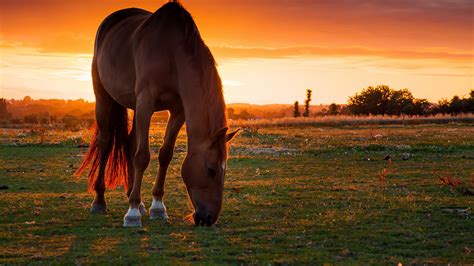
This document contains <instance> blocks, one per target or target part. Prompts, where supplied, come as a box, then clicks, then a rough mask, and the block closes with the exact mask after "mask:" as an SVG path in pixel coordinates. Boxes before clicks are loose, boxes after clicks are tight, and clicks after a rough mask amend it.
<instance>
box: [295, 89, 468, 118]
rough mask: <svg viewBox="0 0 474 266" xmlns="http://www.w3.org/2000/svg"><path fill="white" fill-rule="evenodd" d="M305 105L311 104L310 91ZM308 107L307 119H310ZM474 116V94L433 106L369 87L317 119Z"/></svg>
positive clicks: (397, 92)
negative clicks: (332, 117)
mask: <svg viewBox="0 0 474 266" xmlns="http://www.w3.org/2000/svg"><path fill="white" fill-rule="evenodd" d="M308 91H309V92H310V93H309V94H308V95H307V100H306V102H305V103H306V105H308V104H309V102H310V101H311V90H308ZM306 110H308V108H307V107H306V106H305V113H304V116H309V114H308V113H307V112H306ZM461 113H474V90H471V91H470V93H469V95H468V96H466V97H459V96H453V97H452V98H451V99H450V100H448V99H442V100H440V101H438V103H430V102H428V100H426V99H419V98H415V97H414V96H413V94H412V93H411V92H410V91H409V90H408V89H401V90H395V89H392V88H390V87H389V86H387V85H379V86H376V87H372V86H370V87H367V88H365V89H363V90H362V91H361V92H360V93H356V94H355V95H354V96H351V97H349V100H348V102H347V105H338V104H335V103H332V104H331V105H329V106H328V109H327V110H326V109H325V110H323V111H322V112H319V113H316V114H314V115H339V114H344V115H393V116H400V115H434V114H451V115H457V114H461ZM293 116H294V117H298V116H300V112H299V106H298V102H297V101H296V102H295V104H294V111H293Z"/></svg>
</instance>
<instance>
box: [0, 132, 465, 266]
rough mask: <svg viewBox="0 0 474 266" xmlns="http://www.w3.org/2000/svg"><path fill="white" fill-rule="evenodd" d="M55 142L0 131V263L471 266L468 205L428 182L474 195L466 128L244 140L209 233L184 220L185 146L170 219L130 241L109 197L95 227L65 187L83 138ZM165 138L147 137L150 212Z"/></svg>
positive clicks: (80, 191) (172, 181)
mask: <svg viewBox="0 0 474 266" xmlns="http://www.w3.org/2000/svg"><path fill="white" fill-rule="evenodd" d="M56 133H57V134H56ZM56 133H53V134H49V135H46V136H42V137H41V141H40V140H39V138H38V136H37V135H35V134H36V133H35V132H33V131H32V132H26V133H22V134H20V135H18V132H9V131H2V132H1V133H0V186H2V185H3V186H8V189H4V190H0V210H1V214H2V215H0V264H5V263H6V264H9V263H14V264H17V263H20V264H25V263H33V264H35V263H38V264H44V263H47V264H50V263H59V264H71V263H79V264H84V263H85V264H117V263H119V264H152V263H163V264H175V263H190V264H193V263H198V264H222V263H229V264H240V263H245V264H248V263H252V264H266V263H275V264H278V263H285V264H287V263H290V264H291V263H298V264H299V263H318V264H319V263H325V262H329V263H335V264H348V263H372V264H373V263H376V264H380V263H390V264H393V263H398V262H402V263H404V264H406V263H436V264H439V263H442V264H446V263H465V264H472V263H474V253H473V252H472V251H471V250H472V249H474V220H473V218H472V210H473V207H474V198H473V197H472V196H465V195H462V194H460V193H459V192H457V191H455V190H454V191H451V190H450V188H448V187H443V186H441V185H440V183H439V180H438V176H452V177H458V178H459V179H460V180H461V181H462V182H463V183H464V184H466V186H472V182H474V181H473V178H474V176H473V173H474V138H473V137H472V136H474V128H473V127H472V125H470V124H450V125H417V126H361V127H355V128H354V127H292V128H284V127H263V128H259V129H258V130H253V131H246V132H243V133H242V134H241V135H240V136H238V137H237V138H236V139H235V141H234V143H233V144H232V147H231V150H230V158H229V162H228V173H227V177H226V184H225V187H226V189H225V199H224V208H223V212H222V215H221V217H220V219H219V223H218V225H217V226H214V227H211V228H207V227H206V228H200V227H194V226H193V225H191V224H189V223H188V222H186V221H184V220H183V217H184V216H185V215H186V214H188V213H190V211H191V209H190V204H189V203H188V199H187V196H186V191H185V187H184V184H183V182H182V180H181V178H180V177H179V169H180V168H179V166H180V163H181V161H182V159H183V157H184V155H185V154H184V150H185V139H186V138H185V136H184V135H183V134H181V135H180V136H179V140H178V147H177V152H176V154H175V159H174V160H173V162H172V165H171V167H170V170H169V174H168V179H167V183H166V190H165V203H166V205H167V207H168V209H169V210H168V211H169V215H170V219H169V221H168V222H157V221H150V220H148V217H144V219H143V228H141V229H130V228H122V218H123V215H124V214H125V212H126V210H127V208H128V204H127V199H126V196H125V194H124V193H123V191H122V190H120V189H118V190H114V191H108V192H107V194H106V196H107V200H108V208H109V212H108V213H107V214H106V215H91V214H89V206H90V202H91V201H92V195H90V194H88V193H87V192H86V180H85V178H81V179H77V178H75V177H72V173H73V171H74V170H75V169H76V167H77V166H78V164H79V163H80V160H81V156H82V155H83V154H84V153H85V151H86V149H85V148H77V147H76V146H77V144H78V143H82V142H87V141H88V140H87V137H86V134H82V133H81V134H82V135H81V134H79V135H81V136H82V137H83V138H84V139H81V138H80V137H79V138H78V137H77V135H78V134H77V133H67V132H66V133H64V132H60V133H58V132H56ZM68 134H69V135H71V134H73V135H74V136H73V137H71V138H66V137H65V136H67V135H68ZM162 135H163V133H162V131H161V130H158V129H154V130H153V131H152V148H153V149H152V163H151V164H150V166H149V168H148V170H147V172H146V173H145V178H144V179H145V180H144V185H143V189H142V197H143V199H144V201H145V204H147V207H148V205H149V204H150V202H151V186H152V183H153V181H154V178H155V175H156V170H157V150H158V147H159V143H160V142H161V138H162ZM71 139H74V141H71ZM40 142H41V143H40ZM404 154H405V155H404ZM406 154H409V158H408V160H403V159H402V158H403V157H406ZM386 155H390V156H391V157H392V163H388V162H387V161H384V160H383V158H384V157H385V156H386ZM384 169H386V170H385V171H386V176H385V178H384V179H383V180H381V178H380V176H381V172H382V171H384ZM467 208H470V209H469V210H468V211H467V214H465V213H463V214H459V213H456V212H455V211H454V212H453V211H452V210H456V209H460V210H465V209H467Z"/></svg>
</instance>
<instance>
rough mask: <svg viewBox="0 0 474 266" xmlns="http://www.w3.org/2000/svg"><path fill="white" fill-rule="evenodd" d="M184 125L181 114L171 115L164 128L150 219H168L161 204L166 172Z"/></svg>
mask: <svg viewBox="0 0 474 266" xmlns="http://www.w3.org/2000/svg"><path fill="white" fill-rule="evenodd" d="M183 124H184V114H183V112H179V113H171V115H170V118H169V121H168V125H167V126H166V133H165V139H164V141H163V145H162V146H161V148H160V154H159V155H158V161H159V163H160V167H159V170H158V175H157V178H156V182H155V184H154V185H153V190H152V193H153V202H152V204H151V207H150V219H152V220H154V219H168V214H167V213H166V207H165V205H164V204H163V195H164V185H165V179H166V171H167V169H168V166H169V164H170V162H171V159H172V158H173V150H174V145H175V142H176V137H177V136H178V133H179V130H180V129H181V127H182V126H183Z"/></svg>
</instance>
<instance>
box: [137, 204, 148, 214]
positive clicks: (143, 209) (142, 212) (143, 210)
mask: <svg viewBox="0 0 474 266" xmlns="http://www.w3.org/2000/svg"><path fill="white" fill-rule="evenodd" d="M138 210H139V211H140V214H141V215H142V216H144V215H146V207H145V204H144V203H143V202H141V203H140V205H139V206H138Z"/></svg>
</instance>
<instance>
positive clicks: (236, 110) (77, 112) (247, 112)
mask: <svg viewBox="0 0 474 266" xmlns="http://www.w3.org/2000/svg"><path fill="white" fill-rule="evenodd" d="M6 102H7V111H8V112H9V113H10V114H11V117H12V118H19V119H22V118H24V117H26V116H28V115H36V116H41V117H44V116H55V117H57V118H60V117H64V116H74V117H84V118H85V117H87V118H94V108H95V102H88V101H85V100H83V99H78V100H63V99H38V100H34V99H31V98H30V97H28V96H26V97H25V98H24V99H22V100H14V99H12V100H7V101H6ZM327 108H328V106H327V105H315V106H311V107H310V114H312V115H314V114H316V113H317V112H321V111H323V109H327ZM303 109H304V106H302V105H300V112H301V113H303ZM227 113H228V116H229V118H230V119H249V118H266V119H268V118H281V117H291V116H292V115H293V105H292V104H265V105H258V104H248V103H231V104H227ZM156 118H157V119H159V120H163V119H164V120H166V118H167V115H166V114H162V113H160V114H157V115H156Z"/></svg>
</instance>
